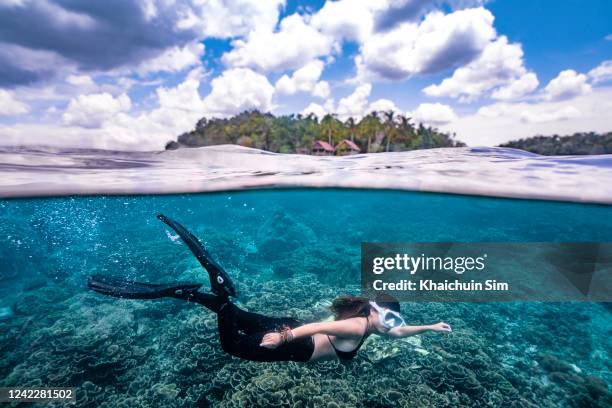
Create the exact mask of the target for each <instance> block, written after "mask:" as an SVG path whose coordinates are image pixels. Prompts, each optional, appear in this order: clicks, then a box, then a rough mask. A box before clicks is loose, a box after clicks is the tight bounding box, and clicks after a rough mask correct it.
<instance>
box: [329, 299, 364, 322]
mask: <svg viewBox="0 0 612 408" xmlns="http://www.w3.org/2000/svg"><path fill="white" fill-rule="evenodd" d="M329 310H331V311H332V313H333V314H334V318H335V319H336V320H344V319H350V318H351V317H367V316H368V315H369V314H370V299H368V298H365V297H361V296H351V295H345V296H339V297H337V298H336V299H334V301H333V302H332V304H331V306H330V307H329Z"/></svg>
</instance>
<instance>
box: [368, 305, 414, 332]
mask: <svg viewBox="0 0 612 408" xmlns="http://www.w3.org/2000/svg"><path fill="white" fill-rule="evenodd" d="M370 306H372V307H373V308H374V310H376V312H377V313H378V316H379V320H380V322H381V324H382V325H383V327H384V328H385V329H393V328H394V327H400V326H405V325H406V322H404V319H403V318H402V315H400V314H399V313H398V312H396V311H395V310H391V309H387V308H386V307H381V306H379V305H377V304H376V302H370Z"/></svg>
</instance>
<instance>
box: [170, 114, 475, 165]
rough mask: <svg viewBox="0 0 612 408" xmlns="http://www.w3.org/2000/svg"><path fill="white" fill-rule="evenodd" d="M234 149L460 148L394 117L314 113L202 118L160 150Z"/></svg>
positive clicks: (440, 135) (437, 133)
mask: <svg viewBox="0 0 612 408" xmlns="http://www.w3.org/2000/svg"><path fill="white" fill-rule="evenodd" d="M219 144H237V145H241V146H247V147H254V148H257V149H262V150H267V151H271V152H277V153H300V154H319V155H332V154H338V155H342V154H355V153H376V152H397V151H405V150H415V149H428V148H434V147H460V146H465V144H463V143H462V142H460V141H457V140H456V139H455V137H454V135H450V134H448V133H443V132H440V131H438V130H437V129H435V128H432V127H426V126H424V125H423V124H419V125H415V124H413V123H412V122H411V118H409V117H405V116H403V115H399V114H396V113H394V112H391V111H389V112H371V113H370V114H368V115H366V116H364V117H363V118H361V119H360V120H356V119H353V118H349V119H348V120H346V121H341V120H339V119H338V118H337V117H336V116H335V115H329V114H328V115H326V116H325V117H323V118H322V119H321V120H320V121H319V120H318V118H317V117H316V116H315V115H314V114H310V115H307V116H303V115H299V114H298V115H286V116H278V117H277V116H274V115H272V114H270V113H261V112H258V111H256V110H255V111H245V112H242V113H240V114H238V115H236V116H233V117H231V118H224V119H207V118H202V119H200V120H199V121H198V123H197V124H196V127H195V129H194V130H192V131H190V132H186V133H183V134H182V135H180V136H179V137H178V140H177V141H171V142H168V144H167V145H166V149H170V150H171V149H177V148H179V147H200V146H212V145H219Z"/></svg>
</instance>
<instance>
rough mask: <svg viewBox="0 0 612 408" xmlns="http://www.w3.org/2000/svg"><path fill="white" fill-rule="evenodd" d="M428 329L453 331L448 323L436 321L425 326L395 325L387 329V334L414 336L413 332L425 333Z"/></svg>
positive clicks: (395, 336) (399, 336)
mask: <svg viewBox="0 0 612 408" xmlns="http://www.w3.org/2000/svg"><path fill="white" fill-rule="evenodd" d="M428 331H435V332H445V333H449V332H451V331H453V329H452V328H451V327H450V325H449V324H446V323H444V322H440V323H436V324H430V325H427V326H401V327H395V328H393V329H391V330H389V331H388V332H387V335H388V336H389V337H394V338H403V337H410V336H414V335H415V334H421V333H425V332H428Z"/></svg>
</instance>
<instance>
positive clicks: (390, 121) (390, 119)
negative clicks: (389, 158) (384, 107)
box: [383, 110, 396, 152]
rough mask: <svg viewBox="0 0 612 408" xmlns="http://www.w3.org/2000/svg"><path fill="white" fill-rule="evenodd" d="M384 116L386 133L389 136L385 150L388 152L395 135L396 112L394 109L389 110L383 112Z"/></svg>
mask: <svg viewBox="0 0 612 408" xmlns="http://www.w3.org/2000/svg"><path fill="white" fill-rule="evenodd" d="M383 114H384V116H385V135H386V138H387V142H386V146H385V151H386V152H388V151H389V145H390V144H391V139H392V138H393V136H394V135H395V130H396V128H395V118H394V116H395V112H393V111H392V110H389V111H387V112H383Z"/></svg>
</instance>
